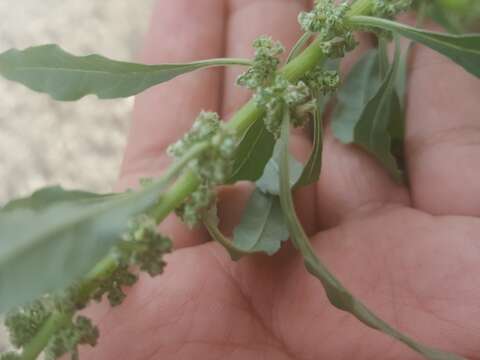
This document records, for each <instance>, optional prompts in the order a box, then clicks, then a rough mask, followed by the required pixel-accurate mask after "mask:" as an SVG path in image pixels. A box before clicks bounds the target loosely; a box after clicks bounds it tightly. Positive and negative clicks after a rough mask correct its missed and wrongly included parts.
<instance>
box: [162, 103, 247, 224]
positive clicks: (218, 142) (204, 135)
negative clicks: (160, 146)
mask: <svg viewBox="0 0 480 360" xmlns="http://www.w3.org/2000/svg"><path fill="white" fill-rule="evenodd" d="M204 142H208V143H209V145H210V147H209V149H208V151H205V152H204V153H202V154H201V155H200V156H198V157H197V158H196V159H195V160H192V161H191V162H190V163H189V165H188V169H190V170H192V171H193V172H194V173H195V174H196V175H197V176H198V177H199V178H200V180H201V184H200V186H199V187H198V188H197V190H195V191H194V192H193V193H192V194H190V196H189V197H188V199H187V200H186V201H184V203H183V204H182V205H181V206H180V207H179V208H178V209H177V214H178V215H179V216H180V217H181V218H182V220H183V221H184V222H185V223H186V224H187V225H189V226H190V227H193V226H195V225H196V224H197V223H198V222H199V221H200V219H201V218H202V217H203V214H204V212H205V210H207V209H208V208H209V207H210V206H211V205H212V204H213V203H214V202H215V199H216V192H215V187H216V186H217V185H220V184H223V183H225V182H226V181H227V179H228V177H229V176H230V173H231V167H232V160H233V155H234V152H235V147H236V144H237V139H236V137H235V136H234V134H233V133H232V132H231V131H230V130H228V129H227V127H225V126H224V124H223V123H222V122H221V119H220V117H219V116H218V114H216V113H214V112H206V111H202V112H201V113H200V115H199V116H198V117H197V119H196V120H195V122H194V124H193V126H192V128H191V130H190V131H189V132H188V133H187V134H186V135H185V136H184V137H183V138H182V139H180V140H179V141H177V142H176V143H175V144H173V145H171V146H170V147H169V148H168V150H167V152H168V154H169V155H171V156H173V157H176V158H180V157H182V156H183V155H184V154H185V153H186V152H187V151H188V150H189V149H190V148H191V147H192V146H194V145H195V144H198V143H204Z"/></svg>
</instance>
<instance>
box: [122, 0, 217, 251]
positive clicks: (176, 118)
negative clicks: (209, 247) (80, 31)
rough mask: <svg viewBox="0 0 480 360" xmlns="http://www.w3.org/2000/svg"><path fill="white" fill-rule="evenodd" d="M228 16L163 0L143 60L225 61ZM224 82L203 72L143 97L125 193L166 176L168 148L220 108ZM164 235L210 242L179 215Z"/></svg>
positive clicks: (126, 165) (178, 241)
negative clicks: (206, 114)
mask: <svg viewBox="0 0 480 360" xmlns="http://www.w3.org/2000/svg"><path fill="white" fill-rule="evenodd" d="M225 12H226V7H225V2H224V1H223V0H211V1H209V4H208V6H205V3H204V2H201V1H190V0H176V1H169V0H160V1H158V2H157V6H156V8H155V10H154V14H153V18H152V24H151V27H150V30H149V32H148V35H147V38H146V43H145V49H144V51H143V53H142V59H143V60H144V61H145V62H147V63H152V64H155V63H170V62H189V61H194V60H199V59H205V58H214V57H221V56H223V42H224V39H223V33H224V31H223V30H224V26H225V24H224V21H225V20H224V19H225ZM188 14H194V15H193V16H189V15H188ZM187 18H188V21H185V20H186V19H187ZM220 83H221V72H219V70H216V69H211V70H202V71H198V72H195V73H192V74H188V75H185V76H182V77H180V78H177V79H175V80H173V81H171V82H169V83H166V84H163V85H161V86H158V87H155V88H153V89H151V90H149V91H147V92H145V93H144V94H142V95H140V96H138V97H137V99H136V104H135V109H134V114H133V118H134V120H133V124H132V128H131V130H130V135H129V140H128V145H127V150H126V153H125V158H124V162H123V166H122V171H121V176H120V182H119V185H118V186H119V188H129V187H135V186H136V185H137V182H138V179H139V178H142V177H151V176H157V175H160V174H161V173H162V171H163V170H164V169H165V167H166V166H168V164H169V163H170V159H168V158H167V156H166V155H165V149H166V147H167V146H168V145H169V144H171V143H172V142H174V141H175V140H177V139H178V138H180V137H181V136H182V135H183V134H184V133H185V132H186V131H188V130H189V128H190V126H191V124H192V122H193V120H194V119H195V118H196V116H197V114H198V113H199V111H200V110H202V109H205V110H213V111H217V110H218V109H219V89H220ZM161 230H162V232H164V233H166V234H167V235H170V236H172V237H173V238H174V243H175V246H176V247H182V246H187V245H193V244H197V243H199V242H202V241H204V240H205V239H206V235H205V234H204V232H203V231H200V230H199V231H196V232H190V231H189V230H188V229H186V227H185V226H183V224H181V223H180V221H179V220H178V219H177V218H176V217H175V216H170V217H169V218H167V220H165V221H164V222H163V223H162V226H161Z"/></svg>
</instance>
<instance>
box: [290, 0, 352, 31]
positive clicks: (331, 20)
mask: <svg viewBox="0 0 480 360" xmlns="http://www.w3.org/2000/svg"><path fill="white" fill-rule="evenodd" d="M349 9H350V5H349V4H348V3H347V2H343V3H341V4H340V5H336V4H335V1H334V0H317V1H316V2H315V5H314V7H313V10H312V11H310V12H301V13H300V14H299V15H298V22H299V23H300V25H301V26H302V29H303V30H304V31H309V32H314V33H318V34H319V35H320V37H322V38H324V39H331V38H334V37H336V36H342V35H343V34H344V33H345V31H348V30H349V28H348V26H347V24H346V21H345V18H346V14H347V11H348V10H349Z"/></svg>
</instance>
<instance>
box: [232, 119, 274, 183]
mask: <svg viewBox="0 0 480 360" xmlns="http://www.w3.org/2000/svg"><path fill="white" fill-rule="evenodd" d="M274 146H275V139H274V138H273V135H272V134H271V133H270V132H269V131H268V130H267V129H266V127H265V123H264V122H263V120H261V119H260V120H258V121H255V122H254V123H253V124H252V125H251V126H250V127H249V128H248V130H247V132H246V134H245V135H244V137H243V139H242V141H241V142H240V144H239V146H238V148H237V150H236V153H235V159H234V163H233V172H232V176H231V178H230V180H229V183H234V182H237V181H241V180H248V181H256V180H257V179H258V178H260V177H261V176H262V174H263V171H264V168H265V165H266V164H267V162H268V160H269V159H270V158H271V157H272V153H273V148H274Z"/></svg>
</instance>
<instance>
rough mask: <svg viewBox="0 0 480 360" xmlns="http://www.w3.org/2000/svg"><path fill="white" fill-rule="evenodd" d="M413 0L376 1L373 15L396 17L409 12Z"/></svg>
mask: <svg viewBox="0 0 480 360" xmlns="http://www.w3.org/2000/svg"><path fill="white" fill-rule="evenodd" d="M412 3H413V1H412V0H375V1H374V6H373V9H374V10H373V13H374V14H375V16H379V17H385V18H393V17H395V15H397V14H399V13H401V12H403V11H406V10H408V9H409V8H410V7H411V6H412Z"/></svg>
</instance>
